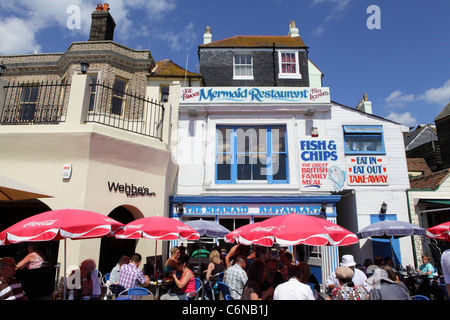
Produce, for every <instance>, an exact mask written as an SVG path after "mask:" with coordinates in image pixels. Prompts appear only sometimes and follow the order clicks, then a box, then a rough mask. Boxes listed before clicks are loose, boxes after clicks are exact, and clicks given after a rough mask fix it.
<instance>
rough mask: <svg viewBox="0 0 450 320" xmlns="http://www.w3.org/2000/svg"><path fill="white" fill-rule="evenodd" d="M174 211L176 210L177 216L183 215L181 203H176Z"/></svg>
mask: <svg viewBox="0 0 450 320" xmlns="http://www.w3.org/2000/svg"><path fill="white" fill-rule="evenodd" d="M175 209H176V210H177V213H178V214H183V213H184V206H183V202H181V201H178V203H177V204H176V205H175Z"/></svg>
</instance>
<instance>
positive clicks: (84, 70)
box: [80, 59, 89, 74]
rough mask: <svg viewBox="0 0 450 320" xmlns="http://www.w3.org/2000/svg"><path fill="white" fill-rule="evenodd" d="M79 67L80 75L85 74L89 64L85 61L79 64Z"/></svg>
mask: <svg viewBox="0 0 450 320" xmlns="http://www.w3.org/2000/svg"><path fill="white" fill-rule="evenodd" d="M80 65H81V73H82V74H86V73H87V70H88V68H89V63H88V62H87V61H86V59H85V60H83V62H81V63H80Z"/></svg>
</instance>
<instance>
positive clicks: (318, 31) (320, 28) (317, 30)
mask: <svg viewBox="0 0 450 320" xmlns="http://www.w3.org/2000/svg"><path fill="white" fill-rule="evenodd" d="M324 31H325V28H324V27H323V26H318V27H317V28H315V29H314V30H313V35H314V36H316V37H318V36H320V35H321V34H322V33H323V32H324Z"/></svg>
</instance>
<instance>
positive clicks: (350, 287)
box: [325, 266, 369, 300]
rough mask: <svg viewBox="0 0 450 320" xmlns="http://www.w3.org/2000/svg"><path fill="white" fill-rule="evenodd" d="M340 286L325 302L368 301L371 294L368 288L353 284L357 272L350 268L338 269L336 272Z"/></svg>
mask: <svg viewBox="0 0 450 320" xmlns="http://www.w3.org/2000/svg"><path fill="white" fill-rule="evenodd" d="M335 275H336V278H337V279H338V282H339V285H338V286H336V287H335V288H334V289H333V291H332V292H331V296H329V297H327V298H325V300H367V299H369V293H368V291H367V289H366V288H364V287H363V286H360V285H356V284H354V283H353V280H352V279H353V276H354V275H355V271H354V270H353V269H352V268H350V267H343V266H341V267H338V268H336V270H335Z"/></svg>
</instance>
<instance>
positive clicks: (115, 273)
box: [109, 256, 130, 284]
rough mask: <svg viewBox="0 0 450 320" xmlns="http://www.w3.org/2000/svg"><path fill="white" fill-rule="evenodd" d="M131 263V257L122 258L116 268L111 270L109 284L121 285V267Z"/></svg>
mask: <svg viewBox="0 0 450 320" xmlns="http://www.w3.org/2000/svg"><path fill="white" fill-rule="evenodd" d="M129 263H130V257H128V256H122V257H121V258H120V259H119V262H118V263H117V264H116V266H115V267H114V268H113V269H112V270H111V273H110V276H109V283H111V284H117V283H119V277H120V267H121V266H122V265H124V264H129Z"/></svg>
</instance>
